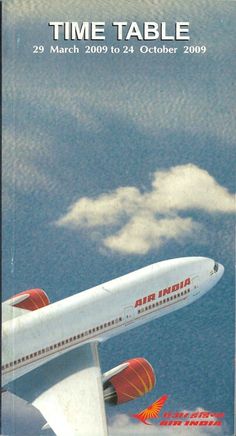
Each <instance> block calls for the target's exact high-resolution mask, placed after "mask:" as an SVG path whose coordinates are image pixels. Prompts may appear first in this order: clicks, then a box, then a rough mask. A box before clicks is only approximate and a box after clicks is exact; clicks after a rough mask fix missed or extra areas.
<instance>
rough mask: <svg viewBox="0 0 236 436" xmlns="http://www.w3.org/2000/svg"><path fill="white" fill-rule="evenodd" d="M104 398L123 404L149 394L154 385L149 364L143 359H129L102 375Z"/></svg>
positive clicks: (153, 376) (154, 378)
mask: <svg viewBox="0 0 236 436" xmlns="http://www.w3.org/2000/svg"><path fill="white" fill-rule="evenodd" d="M103 381H104V385H103V389H104V398H105V400H106V401H107V402H109V403H111V404H115V405H116V404H123V403H126V402H127V401H131V400H134V399H135V398H137V397H140V396H143V395H145V394H146V393H148V392H150V391H151V390H152V389H153V388H154V386H155V383H156V377H155V373H154V370H153V368H152V366H151V364H150V363H149V362H148V361H147V360H146V359H144V358H143V357H137V358H135V359H130V360H127V361H126V362H124V363H123V364H121V365H119V366H117V367H116V368H113V369H111V370H110V371H108V372H107V373H105V374H103Z"/></svg>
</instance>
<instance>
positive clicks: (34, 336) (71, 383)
mask: <svg viewBox="0 0 236 436" xmlns="http://www.w3.org/2000/svg"><path fill="white" fill-rule="evenodd" d="M223 273H224V267H223V265H221V264H219V263H217V262H216V261H215V260H213V259H210V258H206V257H183V258H177V259H170V260H164V261H161V262H158V263H154V264H152V265H149V266H146V267H144V268H141V269H139V270H137V271H134V272H131V273H129V274H126V275H124V276H122V277H119V278H116V279H113V280H111V281H108V282H106V283H103V284H101V285H99V286H95V287H93V288H90V289H88V290H86V291H83V292H79V293H77V294H75V295H72V296H70V297H67V298H65V299H63V300H60V301H58V302H55V303H53V304H50V301H49V298H48V296H47V294H46V293H45V291H44V290H42V289H31V290H27V291H23V292H20V293H18V294H16V295H15V296H13V297H12V298H10V299H9V300H7V301H5V302H4V303H3V310H2V317H3V325H2V335H3V337H2V344H3V352H2V381H3V386H5V387H7V385H8V384H9V383H10V382H12V381H15V380H16V379H18V381H20V382H21V385H23V386H25V388H26V389H25V390H26V391H27V394H25V397H24V399H26V400H28V401H29V402H30V403H31V404H33V405H34V406H35V407H36V408H37V409H39V411H40V412H41V413H42V415H43V416H44V418H45V419H46V421H47V424H46V426H47V428H48V426H50V428H51V429H52V430H53V431H54V432H55V434H56V435H58V436H68V435H70V436H74V435H75V436H77V435H81V436H106V435H107V434H108V433H107V431H108V430H107V423H106V414H105V401H107V402H109V403H113V404H123V403H125V402H127V401H130V400H133V399H135V398H137V397H138V396H142V395H144V394H146V393H147V392H149V391H150V390H151V389H153V387H154V385H155V374H154V370H153V368H152V366H151V364H150V363H149V362H148V361H147V360H146V359H144V358H142V357H138V358H133V359H129V360H127V361H126V362H123V363H121V364H119V365H118V366H116V367H115V368H113V369H111V370H109V371H107V372H106V373H104V374H102V372H101V368H100V363H99V356H98V345H99V343H100V342H102V341H106V340H107V339H109V338H111V337H113V336H116V335H118V334H120V333H123V332H126V331H128V330H130V329H133V328H135V327H137V326H141V325H142V324H145V323H147V322H149V321H151V320H154V319H155V318H159V317H161V316H164V315H167V314H168V313H171V312H173V311H175V310H177V309H181V308H182V307H185V306H187V305H188V304H190V303H193V302H194V301H196V300H198V299H199V298H200V297H201V296H203V295H204V294H205V293H206V292H207V291H208V290H210V289H211V288H212V287H213V286H215V285H216V284H217V282H218V281H219V280H220V279H221V277H222V275H223ZM27 377H31V378H30V379H29V378H27ZM14 383H16V382H14Z"/></svg>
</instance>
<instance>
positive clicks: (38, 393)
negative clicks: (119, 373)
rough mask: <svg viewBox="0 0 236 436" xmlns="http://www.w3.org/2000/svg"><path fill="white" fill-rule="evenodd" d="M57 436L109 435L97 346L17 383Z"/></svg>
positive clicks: (60, 359) (19, 391)
mask: <svg viewBox="0 0 236 436" xmlns="http://www.w3.org/2000/svg"><path fill="white" fill-rule="evenodd" d="M12 386H13V388H12V389H11V386H10V390H12V391H13V392H14V393H16V394H17V395H19V396H21V397H22V398H24V399H25V400H28V401H29V402H31V403H32V404H33V406H35V407H36V408H37V409H39V410H40V412H41V413H42V415H43V416H44V418H45V419H46V421H47V423H48V424H49V426H50V427H51V428H52V430H53V431H54V432H55V433H56V435H58V436H68V435H70V436H107V434H108V433H107V424H106V414H105V405H104V397H103V385H102V374H101V370H100V364H99V358H98V351H97V343H94V342H93V343H90V344H85V345H83V346H81V347H79V348H77V349H76V350H72V351H70V352H68V353H66V354H63V355H61V356H59V357H58V358H55V359H53V360H51V361H50V362H47V363H45V364H44V365H42V366H41V367H39V368H37V369H35V370H34V371H32V372H31V373H28V374H26V375H25V376H23V377H21V378H19V379H18V380H15V381H14V384H13V385H12Z"/></svg>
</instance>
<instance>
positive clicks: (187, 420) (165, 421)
mask: <svg viewBox="0 0 236 436" xmlns="http://www.w3.org/2000/svg"><path fill="white" fill-rule="evenodd" d="M167 400H168V395H166V394H165V395H163V396H162V397H160V398H159V399H158V400H156V401H154V403H152V404H150V405H149V406H148V407H146V409H144V410H141V412H139V413H136V414H134V415H131V416H132V418H135V419H138V420H139V421H140V422H141V423H143V424H145V425H152V423H151V422H149V421H150V419H158V418H159V419H160V421H159V422H157V423H156V424H157V425H161V426H165V427H167V426H172V427H179V426H183V425H184V426H188V427H220V426H222V419H223V418H224V416H225V414H224V413H223V412H207V411H204V410H197V411H196V412H187V411H184V412H163V413H162V414H161V411H162V409H163V407H164V405H165V403H166V401H167Z"/></svg>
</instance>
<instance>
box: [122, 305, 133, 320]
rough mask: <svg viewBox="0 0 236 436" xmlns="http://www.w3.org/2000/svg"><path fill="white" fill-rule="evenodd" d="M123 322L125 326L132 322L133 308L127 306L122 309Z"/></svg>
mask: <svg viewBox="0 0 236 436" xmlns="http://www.w3.org/2000/svg"><path fill="white" fill-rule="evenodd" d="M124 320H125V324H130V323H131V322H133V321H134V308H133V306H128V307H125V308H124Z"/></svg>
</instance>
